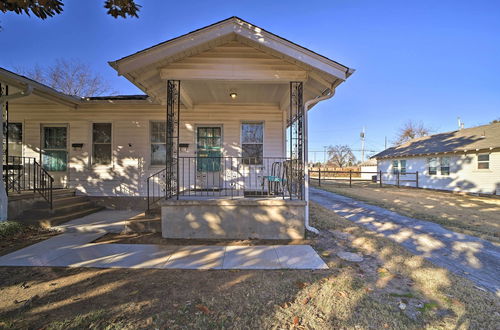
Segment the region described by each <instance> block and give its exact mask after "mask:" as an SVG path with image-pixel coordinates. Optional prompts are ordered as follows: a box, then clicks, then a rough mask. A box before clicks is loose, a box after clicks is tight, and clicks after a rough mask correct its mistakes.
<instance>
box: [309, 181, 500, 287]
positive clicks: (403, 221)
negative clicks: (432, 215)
mask: <svg viewBox="0 0 500 330" xmlns="http://www.w3.org/2000/svg"><path fill="white" fill-rule="evenodd" d="M310 200H311V201H312V202H315V203H317V204H320V205H322V206H324V207H326V208H328V209H330V210H332V211H334V212H335V213H337V214H338V215H341V216H343V217H345V218H346V219H348V220H350V221H353V222H355V223H357V224H359V225H362V226H364V227H366V228H367V229H370V230H372V231H375V232H377V233H380V234H383V235H384V236H386V237H388V238H390V239H392V240H394V241H396V242H398V243H399V244H401V245H402V246H404V247H405V248H406V249H408V250H409V251H411V252H412V253H414V254H416V255H421V256H423V257H425V258H426V259H428V260H430V261H431V262H432V263H434V264H435V265H438V266H441V267H445V268H447V269H449V270H450V271H452V272H453V273H456V274H459V275H461V276H463V277H466V278H468V279H470V280H472V281H473V282H475V283H476V284H477V285H478V286H479V287H481V288H484V289H487V290H489V291H491V292H494V293H496V295H497V296H500V247H499V246H497V245H495V244H493V243H491V242H489V241H486V240H483V239H480V238H477V237H473V236H469V235H464V234H460V233H456V232H453V231H451V230H448V229H446V228H443V227H442V226H440V225H438V224H436V223H433V222H429V221H424V220H419V219H414V218H410V217H405V216H402V215H400V214H397V213H395V212H392V211H389V210H387V209H384V208H381V207H378V206H373V205H369V204H367V203H364V202H361V201H358V200H355V199H352V198H349V197H345V196H341V195H337V194H334V193H331V192H328V191H325V190H322V189H317V188H313V187H311V188H310Z"/></svg>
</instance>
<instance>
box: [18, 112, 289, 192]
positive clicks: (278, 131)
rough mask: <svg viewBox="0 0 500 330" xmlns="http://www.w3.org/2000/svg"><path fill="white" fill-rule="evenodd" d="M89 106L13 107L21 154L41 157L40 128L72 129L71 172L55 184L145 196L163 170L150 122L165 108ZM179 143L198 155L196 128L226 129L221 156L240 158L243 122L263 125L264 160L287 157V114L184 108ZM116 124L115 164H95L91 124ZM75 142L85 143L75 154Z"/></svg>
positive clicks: (114, 132) (69, 138)
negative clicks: (155, 162) (155, 161)
mask: <svg viewBox="0 0 500 330" xmlns="http://www.w3.org/2000/svg"><path fill="white" fill-rule="evenodd" d="M116 103H118V102H115V104H112V103H110V104H102V103H100V104H89V105H85V106H81V107H79V108H78V109H72V108H68V107H65V106H62V105H55V104H24V105H16V106H15V107H14V106H12V107H11V111H10V112H9V121H10V122H21V123H22V124H23V139H24V141H23V156H25V157H35V158H36V159H37V160H39V159H40V154H39V152H40V147H41V126H42V125H44V124H67V125H68V158H69V161H68V171H67V173H63V174H57V173H56V174H55V175H54V176H55V179H56V182H55V184H56V186H65V187H70V188H76V189H77V190H78V191H79V192H80V193H83V194H87V195H90V196H146V195H147V192H146V179H147V177H148V176H150V175H151V174H154V173H155V172H157V171H159V170H161V168H162V167H161V166H160V167H158V166H150V152H151V151H150V141H149V139H150V135H149V134H150V122H151V121H155V120H165V108H164V107H162V106H159V105H154V104H144V103H143V104H116ZM180 117H181V121H180V139H179V140H180V141H179V142H180V143H189V149H188V152H186V153H182V152H181V156H195V149H196V141H195V139H196V136H195V130H196V126H199V125H221V126H222V127H223V155H224V156H233V157H237V156H240V154H241V144H240V130H241V123H242V122H245V121H248V122H263V123H264V129H265V131H264V157H283V156H284V155H285V152H284V127H285V124H284V121H283V118H284V117H283V112H282V111H281V110H280V108H279V107H278V106H277V105H241V106H239V105H227V104H225V105H205V106H202V105H200V106H195V107H194V108H193V109H181V115H180ZM95 122H106V123H112V163H111V165H107V166H93V165H91V154H92V123H95ZM73 143H83V148H81V149H79V150H75V149H73V148H72V147H71V145H72V144H73Z"/></svg>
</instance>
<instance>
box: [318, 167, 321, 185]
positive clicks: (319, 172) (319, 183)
mask: <svg viewBox="0 0 500 330" xmlns="http://www.w3.org/2000/svg"><path fill="white" fill-rule="evenodd" d="M318 186H320V187H321V167H320V168H319V169H318Z"/></svg>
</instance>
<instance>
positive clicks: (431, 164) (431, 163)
mask: <svg viewBox="0 0 500 330" xmlns="http://www.w3.org/2000/svg"><path fill="white" fill-rule="evenodd" d="M427 164H428V167H427V170H428V172H429V175H436V174H437V168H438V159H437V158H436V157H430V158H427Z"/></svg>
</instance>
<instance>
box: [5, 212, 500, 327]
mask: <svg viewBox="0 0 500 330" xmlns="http://www.w3.org/2000/svg"><path fill="white" fill-rule="evenodd" d="M311 216H312V220H313V221H312V222H313V225H315V226H317V227H318V228H320V229H321V234H320V235H319V236H315V237H312V238H311V243H312V245H313V246H314V247H315V249H316V250H317V251H319V252H320V254H321V255H322V257H323V258H324V260H325V262H326V263H327V264H328V265H329V267H330V269H328V270H317V271H304V270H266V271H239V270H212V271H199V270H147V269H129V270H126V269H91V268H73V269H70V268H49V267H46V268H41V267H39V268H34V267H32V268H28V267H4V268H1V269H0V271H1V272H2V276H1V278H0V293H1V294H0V327H5V328H46V329H67V328H174V329H176V328H177V329H178V328H186V329H187V328H189V329H193V328H196V329H201V328H203V329H205V328H228V327H231V328H236V329H240V328H315V329H330V328H388V329H402V328H405V329H421V328H482V329H494V328H495V327H496V325H497V324H498V323H499V322H500V315H499V314H498V312H497V311H498V310H499V309H500V303H499V300H498V298H496V297H495V296H494V295H493V294H491V293H488V292H483V291H481V290H478V289H476V288H474V286H473V285H472V284H471V282H469V281H467V280H465V279H462V278H460V277H457V276H454V275H452V274H450V273H449V272H447V271H446V270H444V269H442V268H439V267H435V266H433V265H432V264H430V263H429V262H427V261H425V260H424V259H423V258H420V257H415V256H413V255H411V254H410V253H408V252H406V250H404V249H403V248H401V247H400V246H398V245H397V244H395V243H393V242H392V241H390V240H388V239H386V238H383V237H379V236H378V235H376V234H375V233H373V232H370V231H367V230H364V229H363V228H361V227H358V226H356V225H353V224H352V223H351V222H349V221H347V220H346V219H344V218H341V217H339V216H338V215H336V214H335V213H334V212H332V211H329V210H327V209H324V208H322V207H319V206H316V205H314V204H313V205H312V206H311ZM122 238H123V237H122ZM108 239H110V237H108ZM138 239H139V238H138ZM141 239H146V238H141ZM148 239H149V238H148ZM131 240H132V241H133V240H134V239H133V238H131ZM338 251H346V252H350V253H355V254H357V255H360V256H362V257H363V261H362V262H356V263H353V262H348V261H345V260H342V259H340V258H338V257H337V256H336V253H337V252H338Z"/></svg>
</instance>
